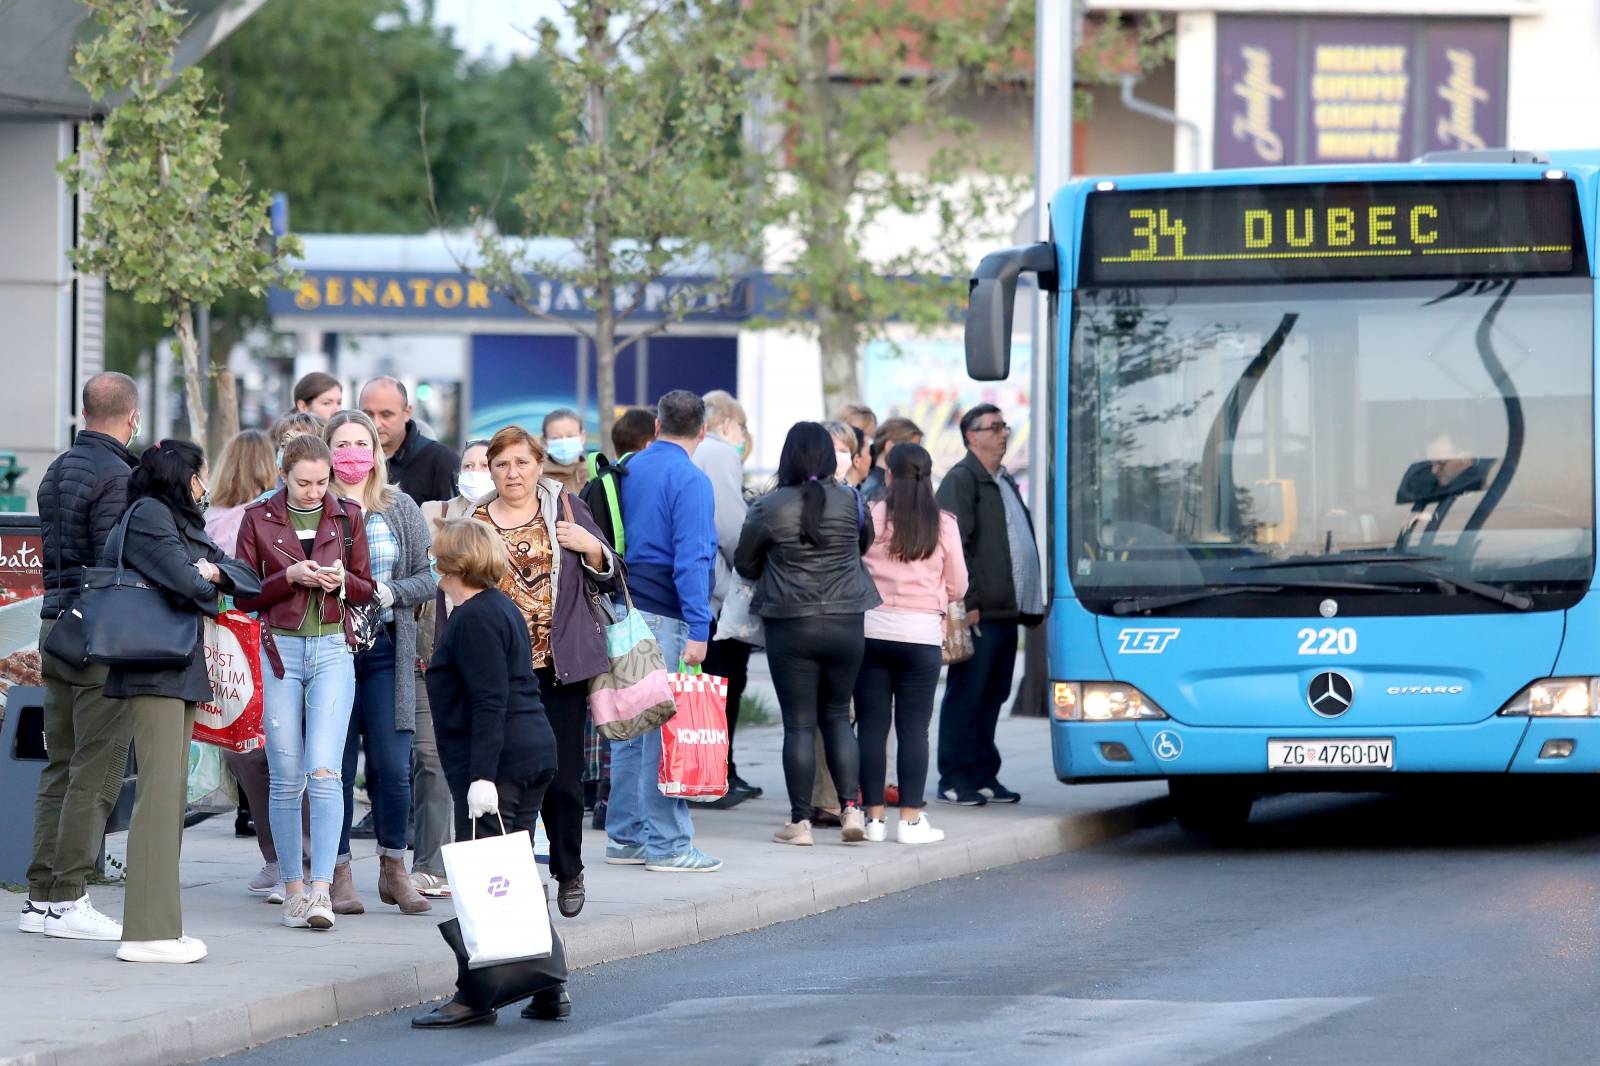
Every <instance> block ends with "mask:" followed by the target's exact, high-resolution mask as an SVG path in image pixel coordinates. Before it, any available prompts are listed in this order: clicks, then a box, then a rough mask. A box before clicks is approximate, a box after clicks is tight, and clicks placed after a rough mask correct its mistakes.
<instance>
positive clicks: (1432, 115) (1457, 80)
mask: <svg viewBox="0 0 1600 1066" xmlns="http://www.w3.org/2000/svg"><path fill="white" fill-rule="evenodd" d="M1427 38H1428V80H1427V83H1426V86H1425V88H1426V90H1427V92H1426V98H1425V102H1424V106H1425V108H1426V110H1425V112H1424V114H1425V115H1426V118H1425V119H1424V120H1423V135H1424V137H1425V138H1426V145H1427V148H1426V150H1427V151H1430V152H1432V151H1440V150H1448V149H1470V148H1492V147H1495V146H1497V145H1502V144H1504V143H1505V132H1506V94H1505V71H1506V30H1505V26H1504V24H1502V23H1494V22H1458V23H1450V22H1442V23H1436V24H1434V25H1431V26H1429V27H1428V30H1427Z"/></svg>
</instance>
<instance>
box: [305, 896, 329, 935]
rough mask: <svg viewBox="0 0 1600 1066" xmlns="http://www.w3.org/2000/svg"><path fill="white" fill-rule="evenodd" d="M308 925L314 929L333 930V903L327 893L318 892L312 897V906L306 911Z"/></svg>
mask: <svg viewBox="0 0 1600 1066" xmlns="http://www.w3.org/2000/svg"><path fill="white" fill-rule="evenodd" d="M306 924H307V925H309V926H310V927H311V928H313V929H332V928H333V902H332V901H331V900H330V899H329V898H328V894H327V893H326V892H318V893H317V894H316V895H314V896H312V897H311V906H310V907H309V908H307V910H306Z"/></svg>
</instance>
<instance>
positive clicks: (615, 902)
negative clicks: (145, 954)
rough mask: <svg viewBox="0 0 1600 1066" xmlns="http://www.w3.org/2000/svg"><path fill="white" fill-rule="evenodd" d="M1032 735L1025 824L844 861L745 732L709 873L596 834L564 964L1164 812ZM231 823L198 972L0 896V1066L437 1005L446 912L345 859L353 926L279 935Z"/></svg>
mask: <svg viewBox="0 0 1600 1066" xmlns="http://www.w3.org/2000/svg"><path fill="white" fill-rule="evenodd" d="M755 665H756V664H755V663H752V666H755ZM763 665H764V664H763ZM752 680H753V681H754V680H755V679H754V678H753V679H752ZM754 687H755V688H756V689H757V690H758V691H759V690H760V688H761V687H763V686H760V685H759V684H758V685H756V686H754ZM768 706H769V707H771V708H772V709H773V710H774V712H775V710H776V701H774V700H771V699H770V697H769V698H768ZM1046 728H1047V727H1046V723H1045V722H1044V721H1043V720H1041V719H1005V720H1002V721H1001V723H1000V729H999V733H998V739H999V743H1000V747H1001V750H1002V752H1003V753H1004V755H1005V760H1006V770H1005V774H1004V779H1005V782H1006V783H1007V784H1008V785H1010V786H1011V787H1012V788H1015V789H1017V790H1018V791H1020V792H1021V793H1022V794H1023V802H1022V803H1021V804H1019V805H1018V806H1015V807H1005V806H998V805H996V806H992V807H986V808H977V809H969V808H959V807H952V806H948V805H945V804H937V803H935V804H930V806H929V816H930V817H931V818H932V819H933V821H934V823H935V824H936V825H938V826H939V827H940V828H941V829H943V830H944V831H945V833H946V838H945V840H944V841H943V842H941V843H939V844H935V845H929V846H924V847H917V848H910V847H904V846H901V845H898V844H895V843H893V842H892V840H891V842H889V843H884V844H854V845H846V844H844V843H843V842H842V841H840V839H839V835H838V831H837V830H832V831H819V833H818V843H817V846H816V847H814V848H791V847H783V846H781V845H777V844H773V843H770V838H771V834H772V832H773V831H774V830H775V829H776V828H778V826H780V825H781V824H782V823H783V822H784V821H785V818H786V814H787V811H786V808H787V804H786V802H785V800H784V799H783V770H782V764H781V760H780V758H779V749H780V745H781V738H782V732H781V730H780V729H778V728H776V727H775V726H770V725H769V726H764V727H760V728H754V729H750V730H749V731H748V732H747V731H745V730H742V729H741V730H740V731H739V734H738V744H737V749H736V750H737V757H738V762H739V769H740V773H741V774H742V775H743V776H745V777H746V778H747V779H749V780H750V781H751V782H753V783H755V784H758V785H760V786H762V787H763V788H764V789H765V790H766V795H765V796H763V797H762V798H761V799H760V800H755V801H751V802H747V803H744V804H742V805H741V806H739V807H738V808H737V809H735V810H732V811H712V810H697V811H696V812H695V826H696V843H698V844H699V845H700V846H701V847H702V848H703V849H704V850H705V851H707V852H708V853H710V854H712V855H715V856H717V857H719V858H721V859H722V860H723V861H724V863H725V866H724V868H723V870H722V871H721V872H719V873H715V874H706V875H695V876H690V875H679V876H669V875H665V874H655V873H649V872H647V871H645V870H643V869H642V868H640V867H619V866H607V865H605V863H604V858H603V856H604V847H605V840H604V834H602V833H599V832H596V831H593V830H589V831H588V832H587V833H586V835H585V840H584V858H585V860H586V861H587V862H588V863H589V864H590V865H589V866H588V869H587V871H586V880H587V883H588V905H587V906H586V907H585V908H584V911H583V914H582V915H581V916H579V917H578V918H577V919H575V920H571V921H566V920H562V919H560V918H557V919H556V921H557V922H558V923H559V924H558V928H559V929H560V930H561V933H562V935H563V936H564V937H565V938H566V945H567V955H568V958H569V961H570V963H571V965H572V966H573V968H574V969H577V968H580V967H587V966H593V965H595V964H597V963H601V962H607V961H611V960H615V959H622V958H627V957H629V956H633V955H642V954H645V953H648V952H652V951H660V950H663V949H666V948H675V947H682V946H684V945H687V944H693V943H696V942H698V941H702V940H709V939H712V938H715V937H720V936H726V935H728V934H730V933H738V932H743V931H746V930H750V929H755V928H759V927H761V926H766V925H770V924H773V923H775V922H782V921H788V920H791V919H794V918H801V917H804V916H807V915H811V914H816V913H819V912H821V911H825V910H830V909H832V908H834V907H840V906H844V905H847V904H850V903H855V902H859V901H862V900H866V899H869V898H871V897H874V896H881V895H884V894H887V893H891V892H898V891H901V890H904V889H907V888H911V887H914V886H916V885H920V884H925V883H927V882H930V881H936V880H939V879H941V878H946V877H954V876H959V875H962V874H967V873H972V872H975V871H979V870H983V869H987V868H990V867H994V866H1002V865H1007V864H1010V863H1014V862H1018V861H1022V860H1025V859H1031V858H1037V857H1042V856H1046V855H1054V854H1060V853H1062V852H1066V851H1072V850H1075V849H1078V848H1082V847H1087V846H1089V845H1091V844H1094V843H1096V842H1099V841H1103V840H1106V839H1109V838H1112V837H1115V836H1118V835H1121V834H1123V833H1126V832H1130V831H1132V830H1133V829H1135V828H1137V827H1138V826H1139V825H1141V824H1144V823H1148V822H1149V821H1151V820H1153V819H1154V818H1155V817H1157V816H1158V813H1159V812H1160V811H1161V810H1162V809H1163V808H1161V807H1159V806H1157V805H1155V804H1153V803H1152V802H1151V801H1152V800H1155V799H1156V798H1157V797H1160V796H1162V795H1163V794H1164V790H1162V789H1161V788H1160V786H1158V785H1152V784H1130V785H1106V786H1096V787H1093V788H1068V787H1066V786H1064V785H1061V784H1059V783H1058V782H1056V780H1055V778H1054V774H1053V772H1052V770H1051V768H1050V759H1049V753H1048V746H1047V739H1046V735H1045V731H1046ZM932 787H933V784H932V782H930V785H929V788H930V790H931V789H932ZM232 823H233V820H232V818H230V817H225V816H218V817H216V818H213V819H211V820H209V821H207V822H204V823H202V824H201V825H199V826H196V827H194V828H193V829H190V830H189V831H188V832H187V833H186V834H185V841H184V858H183V875H182V882H183V889H184V893H183V895H184V900H183V903H184V920H185V925H186V928H187V931H188V932H189V933H190V934H192V935H195V936H199V937H201V938H202V939H204V940H205V941H206V944H207V946H208V947H209V949H210V957H209V958H207V959H206V960H205V961H204V962H202V963H199V964H197V965H192V966H135V965H131V964H128V963H121V962H118V961H117V960H116V959H115V958H114V956H113V952H114V947H115V946H114V945H110V944H99V943H85V942H77V941H63V940H51V939H46V938H44V937H41V936H28V935H24V934H21V933H18V932H17V931H16V926H15V920H14V918H13V915H14V914H15V913H16V909H17V908H18V907H20V900H21V897H20V896H19V895H15V894H12V893H0V905H3V917H4V921H5V924H4V925H3V926H0V960H3V963H0V1001H3V1002H4V1003H5V1004H6V1008H5V1011H4V1018H5V1020H4V1022H3V1023H0V1066H24V1064H26V1066H69V1064H71V1066H77V1064H85V1066H88V1064H93V1066H115V1064H128V1066H142V1064H157V1063H159V1064H172V1063H183V1062H191V1061H196V1060H199V1059H204V1058H208V1057H211V1056H216V1055H225V1054H230V1053H232V1052H235V1051H240V1050H243V1049H245V1048H247V1047H250V1046H253V1045H255V1044H260V1043H264V1042H266V1041H270V1040H275V1039H278V1038H280V1037H284V1036H290V1035H293V1034H295V1033H302V1032H306V1031H307V1030H310V1029H314V1028H318V1027H320V1026H324V1025H331V1024H334V1023H336V1022H340V1021H349V1020H353V1019H355V1018H359V1017H363V1016H365V1015H369V1014H374V1013H378V1012H381V1011H386V1010H391V1009H394V1008H397V1007H407V1006H412V1005H414V1004H418V1003H421V1002H423V1001H425V1000H428V999H432V998H434V997H437V996H441V995H445V994H448V993H449V992H450V991H451V989H452V988H453V987H454V980H455V962H454V960H453V958H452V957H451V955H450V952H449V950H448V949H447V948H446V947H445V945H444V943H443V941H442V940H441V939H440V937H439V934H438V931H437V929H436V926H437V924H438V923H439V922H440V921H442V920H444V919H446V918H448V917H449V916H450V913H451V912H450V905H449V901H447V900H435V901H434V908H433V912H432V913H431V914H424V915H415V916H407V915H402V914H400V913H399V911H398V910H397V909H395V908H393V907H384V906H383V905H381V904H380V903H379V902H378V897H377V888H376V885H377V860H376V858H375V852H374V849H373V845H372V842H371V841H357V842H356V862H355V876H356V886H357V889H358V890H359V892H360V893H361V896H362V898H363V899H364V900H365V902H366V904H367V907H368V912H367V913H366V914H365V915H356V916H351V917H346V918H340V919H339V924H338V926H337V927H336V928H335V929H334V931H333V932H331V933H327V934H318V933H311V932H307V931H304V930H290V929H285V928H284V927H283V926H282V925H280V924H279V921H278V914H279V911H278V908H277V907H273V906H270V905H268V904H266V903H264V902H263V901H262V897H258V896H251V895H249V894H248V893H246V892H245V891H244V883H245V881H246V880H247V879H248V878H249V877H250V876H251V875H252V874H254V873H255V871H256V869H257V867H259V866H260V859H261V856H260V853H259V852H258V851H257V850H256V846H255V842H254V841H253V840H239V839H236V838H235V837H234V836H233V826H232ZM119 836H120V835H119ZM122 846H123V840H122V839H119V838H118V837H113V838H112V840H111V841H109V842H108V847H109V849H110V850H111V851H112V853H113V854H115V853H117V852H120V851H121V850H122ZM90 891H91V894H92V896H93V898H94V901H95V905H96V906H97V907H99V908H101V909H102V910H104V911H105V912H106V913H108V914H112V915H120V914H121V912H122V891H121V889H120V888H117V887H114V886H112V887H94V888H91V890H90ZM580 1009H581V1006H580Z"/></svg>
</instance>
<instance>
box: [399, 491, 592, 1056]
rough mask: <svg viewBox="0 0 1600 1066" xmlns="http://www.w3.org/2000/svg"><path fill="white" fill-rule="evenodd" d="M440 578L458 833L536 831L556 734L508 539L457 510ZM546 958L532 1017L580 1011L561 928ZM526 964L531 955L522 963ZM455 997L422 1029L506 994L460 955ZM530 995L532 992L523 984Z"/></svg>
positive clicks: (445, 535)
mask: <svg viewBox="0 0 1600 1066" xmlns="http://www.w3.org/2000/svg"><path fill="white" fill-rule="evenodd" d="M433 559H434V570H435V574H436V576H437V578H438V580H439V588H440V590H441V591H443V592H444V594H445V595H446V596H447V597H449V599H450V602H451V603H454V604H455V605H456V607H455V610H454V611H452V612H451V614H450V620H449V621H448V622H446V623H445V627H444V632H443V633H442V634H441V635H440V637H439V639H438V641H437V642H436V643H435V645H434V649H433V661H432V662H431V663H430V664H429V665H428V672H427V685H428V702H429V704H430V705H431V706H432V708H433V729H434V734H435V738H436V742H437V744H438V747H439V761H440V763H441V764H442V765H443V768H444V776H445V780H446V781H447V782H449V784H450V792H451V795H452V796H453V797H454V799H455V807H456V839H457V840H458V841H461V840H471V839H473V838H474V837H475V836H495V835H498V834H500V833H502V832H505V833H515V832H516V831H518V830H519V829H525V830H527V831H528V834H529V837H530V839H531V837H532V834H533V827H534V821H535V819H537V818H538V816H539V806H540V804H541V803H542V802H543V800H544V794H545V790H546V789H547V788H549V787H550V782H551V781H552V780H554V779H555V775H556V738H555V733H554V732H552V731H551V729H550V723H549V721H548V720H546V718H545V712H544V704H543V703H542V702H540V699H539V681H538V679H537V678H536V677H535V676H534V672H533V651H532V647H531V643H530V639H529V637H528V623H527V619H526V618H524V617H523V615H522V612H521V611H519V610H518V609H517V606H516V604H515V603H513V602H512V600H511V598H510V597H509V596H507V595H506V594H505V593H503V592H501V591H500V590H499V588H498V587H497V586H498V585H499V583H500V579H501V578H502V577H504V576H505V574H506V571H507V569H508V567H509V565H510V562H509V560H508V558H507V555H506V551H505V546H504V545H503V544H502V543H501V541H500V538H499V537H498V536H497V535H496V534H495V532H494V531H493V530H492V529H490V528H489V526H487V525H485V524H484V523H482V522H479V521H476V520H475V519H470V518H457V519H452V520H450V521H448V522H444V523H442V524H441V525H440V526H439V528H438V531H437V532H436V533H435V534H434V538H433ZM551 938H552V943H553V945H554V951H553V952H552V954H551V956H550V958H549V959H548V960H544V962H545V963H546V965H544V966H543V967H541V968H542V969H543V970H544V971H545V973H546V975H547V976H548V978H549V981H548V984H546V985H545V986H544V987H542V988H540V989H538V990H537V991H534V992H533V999H532V1001H531V1002H529V1004H528V1005H527V1006H526V1007H525V1008H523V1011H522V1016H523V1017H524V1018H536V1019H542V1020H551V1019H555V1018H563V1017H566V1016H567V1015H568V1014H570V1013H572V1001H571V999H569V998H568V996H567V991H566V979H567V968H566V961H565V955H564V953H563V951H562V948H561V941H560V938H559V937H558V936H557V935H556V933H555V931H554V930H553V929H552V930H551ZM515 965H519V966H520V965H523V964H520V963H519V964H515ZM459 966H460V969H459V973H458V976H457V978H456V994H455V997H454V998H452V999H451V1000H450V1002H448V1003H446V1004H444V1005H443V1006H441V1007H438V1008H436V1009H434V1010H432V1011H429V1012H428V1013H427V1014H423V1015H420V1016H418V1017H416V1018H413V1019H412V1020H411V1024H412V1025H413V1026H416V1027H417V1028H419V1029H448V1028H454V1027H456V1026H462V1025H471V1024H473V1023H475V1022H485V1021H489V1020H491V1019H492V1018H493V1017H494V1014H495V1008H496V1007H499V1006H502V1005H503V1004H502V1003H497V1002H493V1001H490V1000H486V999H485V996H484V993H483V992H482V991H481V984H482V982H481V981H475V980H474V979H473V975H474V974H475V973H479V974H481V973H482V972H483V971H472V970H469V969H468V968H467V964H466V961H465V960H464V959H463V960H461V961H460V964H459ZM522 994H523V995H527V994H528V993H527V992H526V991H524V992H523V993H522Z"/></svg>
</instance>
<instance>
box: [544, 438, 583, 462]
mask: <svg viewBox="0 0 1600 1066" xmlns="http://www.w3.org/2000/svg"><path fill="white" fill-rule="evenodd" d="M545 450H546V451H548V452H549V453H550V458H552V459H554V460H555V461H556V462H558V463H560V464H561V465H562V466H569V465H571V464H572V463H575V462H577V461H578V460H579V459H582V458H583V438H582V437H557V438H556V439H555V440H552V441H546V442H545Z"/></svg>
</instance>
